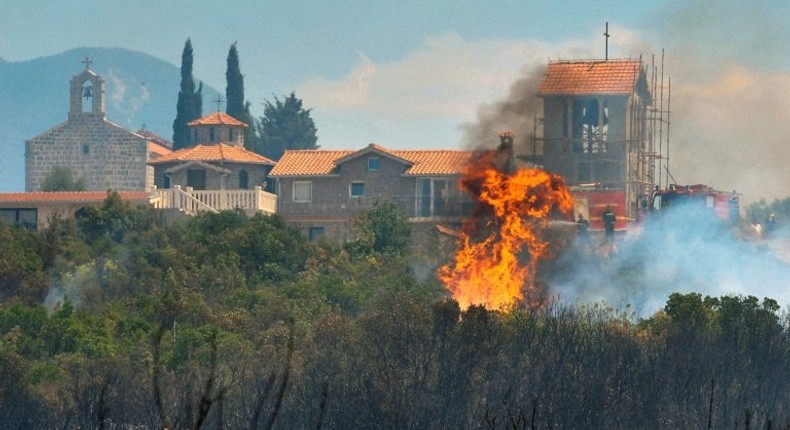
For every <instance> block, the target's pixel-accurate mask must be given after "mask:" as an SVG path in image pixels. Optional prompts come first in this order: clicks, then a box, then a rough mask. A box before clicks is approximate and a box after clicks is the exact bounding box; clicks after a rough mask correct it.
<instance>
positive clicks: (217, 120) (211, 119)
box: [187, 112, 247, 127]
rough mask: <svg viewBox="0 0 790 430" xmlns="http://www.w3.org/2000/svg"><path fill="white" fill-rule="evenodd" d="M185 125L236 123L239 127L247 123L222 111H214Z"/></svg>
mask: <svg viewBox="0 0 790 430" xmlns="http://www.w3.org/2000/svg"><path fill="white" fill-rule="evenodd" d="M187 125H188V126H190V127H191V126H193V125H236V126H239V127H246V126H247V124H245V123H243V122H241V121H239V120H237V119H236V118H233V117H232V116H230V115H228V114H226V113H223V112H214V113H211V114H208V115H206V116H204V117H203V118H199V119H196V120H194V121H192V122H190V123H188V124H187Z"/></svg>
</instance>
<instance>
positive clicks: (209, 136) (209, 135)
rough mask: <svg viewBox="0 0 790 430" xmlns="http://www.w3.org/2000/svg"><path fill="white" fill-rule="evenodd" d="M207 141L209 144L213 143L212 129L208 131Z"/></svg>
mask: <svg viewBox="0 0 790 430" xmlns="http://www.w3.org/2000/svg"><path fill="white" fill-rule="evenodd" d="M208 140H209V142H213V141H214V127H211V128H209V129H208Z"/></svg>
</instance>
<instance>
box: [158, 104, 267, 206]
mask: <svg viewBox="0 0 790 430" xmlns="http://www.w3.org/2000/svg"><path fill="white" fill-rule="evenodd" d="M188 126H189V128H190V138H191V146H189V147H186V148H182V149H179V150H177V151H174V152H172V153H170V154H166V155H163V156H161V157H158V158H156V159H153V160H151V161H149V163H148V164H149V165H151V166H153V167H154V177H155V179H154V183H155V184H156V187H157V188H160V189H168V188H172V187H174V186H176V185H178V186H180V187H182V188H186V187H189V188H192V189H194V190H244V189H253V188H255V187H261V188H262V189H271V186H270V185H268V184H267V178H268V174H269V171H271V169H272V167H273V166H274V164H275V163H274V161H272V160H270V159H268V158H266V157H264V156H262V155H259V154H256V153H255V152H252V151H248V150H247V149H245V148H244V128H245V127H247V125H246V124H244V123H243V122H241V121H239V120H237V119H235V118H233V117H231V116H230V115H227V114H225V113H222V112H215V113H212V114H209V115H206V116H204V117H203V118H200V119H197V120H194V121H192V122H190V123H189V124H188Z"/></svg>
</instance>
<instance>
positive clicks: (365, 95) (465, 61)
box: [297, 33, 581, 124]
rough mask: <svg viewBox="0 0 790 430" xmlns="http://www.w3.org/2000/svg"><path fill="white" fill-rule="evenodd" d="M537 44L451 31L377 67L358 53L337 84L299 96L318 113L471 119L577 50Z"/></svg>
mask: <svg viewBox="0 0 790 430" xmlns="http://www.w3.org/2000/svg"><path fill="white" fill-rule="evenodd" d="M580 46H581V44H580V43H575V42H571V43H566V44H562V45H560V46H553V45H551V44H548V43H545V42H540V41H535V40H495V39H481V40H474V41H471V40H465V39H463V38H461V37H460V36H459V35H457V34H455V33H444V34H441V35H436V36H431V37H427V38H426V39H425V41H424V44H423V46H422V47H421V48H420V49H418V50H415V51H412V52H411V53H409V55H407V56H406V57H404V58H403V59H401V60H400V61H396V62H391V63H384V64H375V63H374V62H373V61H372V60H371V59H370V58H368V57H366V56H364V55H362V54H361V55H360V59H359V61H358V62H357V64H356V65H355V66H354V68H353V69H352V71H351V72H350V73H349V74H348V75H347V76H346V77H344V78H342V79H339V80H329V79H326V78H322V77H316V78H314V79H312V80H310V81H308V82H307V83H305V84H304V85H302V86H301V87H300V88H299V89H298V90H297V92H298V93H299V94H300V95H302V96H304V98H305V99H306V100H310V104H311V106H315V107H316V109H321V110H335V111H337V110H345V111H347V112H349V113H350V112H354V111H358V112H364V113H365V114H376V115H382V116H387V117H389V118H390V119H393V118H395V119H399V120H409V119H414V118H420V119H426V118H436V119H454V120H457V121H458V123H459V124H460V123H462V122H467V121H472V120H474V118H475V114H476V111H477V108H478V106H479V105H480V104H481V103H485V102H489V101H492V100H496V99H497V98H501V97H504V96H505V95H506V94H507V90H508V88H509V87H510V85H511V84H512V83H513V82H514V81H515V80H516V79H518V78H519V76H520V75H521V74H522V73H523V70H524V68H525V67H532V66H534V65H536V64H541V63H545V62H546V60H547V59H548V58H549V57H550V56H553V57H555V58H556V57H558V56H568V57H570V56H571V55H574V54H577V53H579V52H581V48H580Z"/></svg>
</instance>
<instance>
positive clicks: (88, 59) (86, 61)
mask: <svg viewBox="0 0 790 430" xmlns="http://www.w3.org/2000/svg"><path fill="white" fill-rule="evenodd" d="M81 63H82V64H84V65H85V70H88V69H90V68H91V64H93V61H91V57H85V59H84V60H82V61H81Z"/></svg>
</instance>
